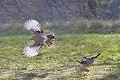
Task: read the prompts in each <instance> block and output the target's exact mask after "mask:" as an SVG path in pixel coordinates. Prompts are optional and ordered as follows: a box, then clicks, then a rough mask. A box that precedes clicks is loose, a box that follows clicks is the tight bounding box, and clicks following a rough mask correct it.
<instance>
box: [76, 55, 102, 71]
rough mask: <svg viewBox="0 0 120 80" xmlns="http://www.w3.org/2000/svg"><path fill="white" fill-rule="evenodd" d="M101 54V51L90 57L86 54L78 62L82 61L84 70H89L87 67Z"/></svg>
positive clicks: (81, 64)
mask: <svg viewBox="0 0 120 80" xmlns="http://www.w3.org/2000/svg"><path fill="white" fill-rule="evenodd" d="M100 54H101V53H99V54H97V55H96V56H93V57H90V58H88V57H86V56H84V57H83V59H82V60H81V61H77V62H79V63H80V66H81V68H82V69H83V70H87V67H89V66H90V65H91V64H92V63H93V62H94V61H95V59H96V58H97V57H98V56H99V55H100Z"/></svg>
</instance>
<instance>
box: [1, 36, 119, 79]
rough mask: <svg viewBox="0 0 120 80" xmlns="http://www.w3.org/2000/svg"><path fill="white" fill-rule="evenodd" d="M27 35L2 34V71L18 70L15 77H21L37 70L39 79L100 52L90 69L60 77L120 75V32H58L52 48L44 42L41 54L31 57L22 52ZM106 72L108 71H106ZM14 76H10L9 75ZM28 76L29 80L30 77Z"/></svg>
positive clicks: (82, 77) (78, 77)
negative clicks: (66, 33) (105, 33)
mask: <svg viewBox="0 0 120 80" xmlns="http://www.w3.org/2000/svg"><path fill="white" fill-rule="evenodd" d="M28 38H29V36H28V35H22V36H5V37H0V68H1V69H0V72H1V73H3V72H6V71H9V70H15V71H16V72H15V74H13V79H14V78H15V79H21V78H22V73H26V76H27V73H35V74H37V76H36V77H32V78H37V79H39V78H41V77H40V76H39V75H41V74H42V73H44V74H45V73H48V75H55V74H56V73H54V72H55V71H58V74H59V71H60V72H62V71H64V70H66V69H69V68H72V67H79V63H77V60H80V59H81V58H82V57H83V56H88V57H89V56H93V55H97V54H98V53H101V55H100V56H99V57H98V58H97V59H96V61H95V63H94V64H93V65H91V66H90V69H91V70H90V72H88V73H84V72H78V71H77V72H73V73H70V74H69V75H65V76H60V74H59V76H60V77H59V78H58V79H60V80H69V79H81V80H82V79H83V80H94V79H96V78H97V79H101V80H102V79H117V78H120V76H119V75H120V35H119V34H114V35H97V34H88V35H86V34H84V35H79V34H68V35H56V42H55V44H54V45H53V46H52V47H51V48H47V47H46V45H45V46H44V47H43V49H42V50H40V51H39V55H38V56H35V57H32V58H30V57H26V56H24V55H23V53H22V49H23V48H24V47H25V46H26V45H27V44H28V43H29V41H28ZM31 43H32V41H31ZM31 43H29V44H31ZM104 71H106V72H104ZM97 72H98V73H99V74H97ZM52 73H53V74H52ZM91 73H92V74H91ZM105 73H107V74H106V75H104V74H105ZM11 76H12V75H11ZM11 76H9V77H10V79H11V78H12V77H11ZM56 76H58V75H56ZM9 77H5V78H1V80H4V79H5V80H7V79H8V78H9ZM26 78H27V79H28V80H29V77H26Z"/></svg>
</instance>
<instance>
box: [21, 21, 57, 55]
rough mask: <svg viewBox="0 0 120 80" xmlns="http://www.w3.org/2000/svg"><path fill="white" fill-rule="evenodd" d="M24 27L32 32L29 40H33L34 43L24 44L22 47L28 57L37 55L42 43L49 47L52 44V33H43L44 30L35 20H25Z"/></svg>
mask: <svg viewBox="0 0 120 80" xmlns="http://www.w3.org/2000/svg"><path fill="white" fill-rule="evenodd" d="M24 28H25V29H27V30H29V31H30V32H32V33H33V34H34V36H32V37H31V38H29V40H33V41H34V43H33V44H32V45H29V46H26V47H25V48H24V49H23V53H24V54H25V55H26V56H28V57H33V56H36V55H38V50H39V49H41V48H42V47H43V45H44V43H45V44H46V45H47V46H48V47H51V45H52V44H54V41H55V36H54V33H53V32H52V33H50V34H48V35H44V30H43V28H42V26H40V24H39V23H38V22H37V21H36V20H29V21H26V22H25V25H24Z"/></svg>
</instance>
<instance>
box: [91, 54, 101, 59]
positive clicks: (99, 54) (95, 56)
mask: <svg viewBox="0 0 120 80" xmlns="http://www.w3.org/2000/svg"><path fill="white" fill-rule="evenodd" d="M100 54H101V53H99V54H98V55H96V56H95V57H93V58H94V59H96V58H97V57H98V56H99V55H100Z"/></svg>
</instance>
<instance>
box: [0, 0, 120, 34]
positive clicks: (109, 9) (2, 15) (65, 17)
mask: <svg viewBox="0 0 120 80" xmlns="http://www.w3.org/2000/svg"><path fill="white" fill-rule="evenodd" d="M119 18H120V0H0V35H2V36H3V35H21V34H26V33H27V34H29V33H28V32H26V30H25V29H24V28H23V24H24V22H25V21H27V20H30V19H35V20H37V21H38V22H39V23H40V24H41V25H42V26H43V28H44V29H46V30H48V31H49V30H52V31H54V32H55V33H57V34H66V33H68V34H69V33H75V34H88V33H97V34H114V33H120V20H119Z"/></svg>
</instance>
